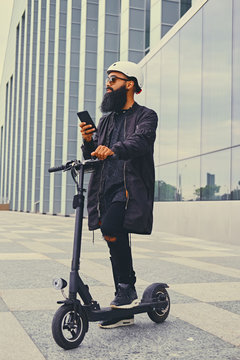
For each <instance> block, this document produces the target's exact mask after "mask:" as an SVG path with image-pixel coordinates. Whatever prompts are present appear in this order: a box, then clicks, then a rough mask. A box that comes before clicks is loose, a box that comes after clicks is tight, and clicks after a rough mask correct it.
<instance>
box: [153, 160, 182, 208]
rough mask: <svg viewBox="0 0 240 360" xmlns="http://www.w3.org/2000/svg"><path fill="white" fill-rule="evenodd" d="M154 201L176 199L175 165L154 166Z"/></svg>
mask: <svg viewBox="0 0 240 360" xmlns="http://www.w3.org/2000/svg"><path fill="white" fill-rule="evenodd" d="M154 197H155V201H176V200H177V165H176V164H168V165H165V166H159V167H157V168H156V180H155V195H154Z"/></svg>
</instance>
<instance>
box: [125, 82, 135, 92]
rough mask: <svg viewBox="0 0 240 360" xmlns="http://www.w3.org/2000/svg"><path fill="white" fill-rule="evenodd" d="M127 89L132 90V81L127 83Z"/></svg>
mask: <svg viewBox="0 0 240 360" xmlns="http://www.w3.org/2000/svg"><path fill="white" fill-rule="evenodd" d="M126 85H127V89H128V90H131V89H132V88H134V86H135V84H134V81H133V80H131V81H127V84H126Z"/></svg>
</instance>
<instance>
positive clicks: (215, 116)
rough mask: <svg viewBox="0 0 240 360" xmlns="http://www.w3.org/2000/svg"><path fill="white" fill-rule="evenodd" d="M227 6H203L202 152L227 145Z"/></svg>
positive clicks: (229, 10)
mask: <svg viewBox="0 0 240 360" xmlns="http://www.w3.org/2000/svg"><path fill="white" fill-rule="evenodd" d="M219 3H221V6H219ZM230 5H231V1H228V0H222V1H221V2H219V0H211V1H208V2H207V3H206V4H205V6H204V7H203V107H202V151H203V152H207V151H212V150H217V149H221V148H223V147H228V146H230V145H231V76H232V74H231V70H232V69H231V65H232V56H231V54H232V7H231V6H230ZM216 18H217V21H216ZM223 24H224V26H223Z"/></svg>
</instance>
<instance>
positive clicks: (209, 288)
mask: <svg viewBox="0 0 240 360" xmlns="http://www.w3.org/2000/svg"><path fill="white" fill-rule="evenodd" d="M170 287H171V289H173V290H174V291H176V292H179V293H181V294H183V295H186V296H190V297H192V298H194V299H198V300H199V301H204V302H215V301H234V300H239V301H240V282H227V283H225V282H221V283H214V282H211V283H200V284H172V285H170Z"/></svg>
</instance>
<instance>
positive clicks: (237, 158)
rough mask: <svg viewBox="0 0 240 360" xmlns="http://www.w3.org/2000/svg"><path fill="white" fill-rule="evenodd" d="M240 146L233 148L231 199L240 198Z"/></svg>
mask: <svg viewBox="0 0 240 360" xmlns="http://www.w3.org/2000/svg"><path fill="white" fill-rule="evenodd" d="M239 164H240V147H237V148H234V149H232V179H231V180H232V181H231V199H232V200H240V166H239Z"/></svg>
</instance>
